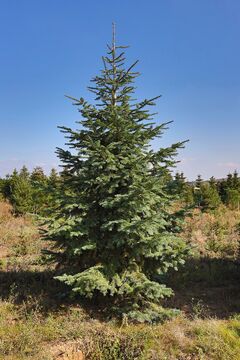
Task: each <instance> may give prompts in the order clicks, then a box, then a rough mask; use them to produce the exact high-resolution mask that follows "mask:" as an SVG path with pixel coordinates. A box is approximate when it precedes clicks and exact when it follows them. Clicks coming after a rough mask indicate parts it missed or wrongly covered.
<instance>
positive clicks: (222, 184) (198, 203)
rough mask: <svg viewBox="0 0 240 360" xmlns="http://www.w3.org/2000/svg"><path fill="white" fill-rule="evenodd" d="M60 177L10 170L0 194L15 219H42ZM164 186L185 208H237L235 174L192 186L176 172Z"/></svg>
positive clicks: (239, 184) (239, 189)
mask: <svg viewBox="0 0 240 360" xmlns="http://www.w3.org/2000/svg"><path fill="white" fill-rule="evenodd" d="M64 177H66V174H65V173H64V172H63V173H60V174H59V173H58V172H57V171H56V169H52V170H51V171H50V174H49V175H46V174H45V173H44V170H43V169H42V168H41V167H40V166H37V167H35V168H34V169H33V171H32V172H30V171H29V170H28V169H27V167H26V166H23V167H22V168H21V169H20V171H17V170H16V169H14V171H13V172H12V174H10V175H7V176H6V177H5V178H0V194H1V196H2V197H3V198H4V199H6V200H8V201H9V202H10V203H11V205H12V206H13V210H14V213H15V214H16V215H23V214H26V213H33V214H40V215H42V214H43V213H44V212H45V210H46V209H48V208H49V207H51V206H54V202H55V200H56V196H57V193H58V191H59V190H60V189H61V188H62V187H63V179H64ZM165 182H166V189H167V191H168V193H169V194H170V195H174V196H176V198H177V199H178V200H179V201H181V202H182V203H184V204H185V205H186V206H189V207H197V208H199V209H201V210H203V211H206V210H213V209H216V208H218V207H219V206H220V205H222V204H223V205H225V206H227V207H229V208H231V209H239V207H240V178H239V175H238V172H237V171H234V172H233V173H232V174H231V173H229V174H228V175H227V177H226V178H225V179H215V178H214V177H213V176H212V177H211V178H210V179H209V180H203V179H202V177H201V175H198V177H197V179H196V180H195V181H192V182H189V181H187V179H186V177H185V176H184V174H183V172H181V173H179V172H177V173H176V174H175V175H174V176H172V175H170V174H168V176H166V179H165Z"/></svg>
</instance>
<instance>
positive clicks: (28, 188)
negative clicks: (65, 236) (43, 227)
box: [0, 166, 60, 215]
mask: <svg viewBox="0 0 240 360" xmlns="http://www.w3.org/2000/svg"><path fill="white" fill-rule="evenodd" d="M59 182H60V177H59V175H58V174H57V172H56V170H54V169H53V170H52V171H51V173H50V175H49V177H47V176H46V175H45V174H44V172H43V169H42V168H40V167H36V168H35V169H34V170H33V172H32V173H31V174H30V172H29V171H28V169H27V167H26V166H23V167H22V169H21V170H20V171H19V172H17V170H16V169H15V170H14V171H13V173H12V174H11V175H7V176H6V178H4V179H0V194H2V197H3V198H5V199H7V200H8V201H9V202H10V203H11V204H12V206H13V211H14V213H15V214H16V215H23V214H26V213H31V214H44V213H45V211H46V209H48V208H49V207H51V206H53V204H54V202H55V197H56V192H57V189H58V187H59Z"/></svg>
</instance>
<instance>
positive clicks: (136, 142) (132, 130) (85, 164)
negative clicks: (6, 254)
mask: <svg viewBox="0 0 240 360" xmlns="http://www.w3.org/2000/svg"><path fill="white" fill-rule="evenodd" d="M122 49H123V47H121V46H115V41H113V44H112V46H111V47H109V52H108V54H107V56H105V57H103V63H104V69H103V70H102V72H101V74H100V75H99V76H96V77H95V78H94V79H93V80H92V81H93V86H91V87H90V88H89V90H90V91H91V92H93V93H94V94H95V96H96V103H94V104H93V105H91V104H89V103H88V102H87V101H85V100H84V99H83V98H80V99H79V100H78V99H74V98H71V99H72V100H73V101H74V105H77V106H79V111H80V113H81V116H82V120H81V121H80V122H79V123H80V124H81V126H82V127H81V129H80V130H72V129H71V128H68V127H64V126H63V127H61V128H60V129H61V131H62V132H63V133H64V134H65V136H66V137H67V138H68V145H69V148H70V149H69V150H64V149H60V148H58V149H57V154H58V156H59V158H60V160H61V162H62V164H63V165H62V166H63V169H64V176H63V179H64V187H63V189H62V194H64V196H63V197H62V199H61V203H60V205H59V208H58V210H56V211H55V213H54V214H53V218H52V219H50V220H49V230H48V234H47V237H48V238H49V239H51V240H53V241H55V243H56V248H58V249H60V250H59V252H58V254H57V255H56V258H58V259H59V262H60V264H62V265H65V266H67V268H66V269H65V274H64V275H62V276H59V277H58V279H59V280H60V281H63V282H65V283H66V284H68V285H69V286H70V287H71V288H72V290H73V292H75V293H77V294H80V295H83V296H86V297H98V296H101V295H103V296H107V297H109V298H110V296H111V297H112V298H113V299H114V302H115V304H116V305H117V307H118V308H119V309H121V311H122V312H124V311H125V312H127V314H128V317H129V318H131V317H132V318H137V319H138V320H139V321H145V320H147V321H154V320H157V319H159V318H160V317H161V316H162V315H163V310H162V308H161V307H160V306H159V304H160V301H161V299H162V298H164V297H165V296H170V295H171V294H172V290H171V289H170V288H167V287H166V286H165V285H163V284H161V283H160V278H161V276H162V275H163V274H165V273H166V272H167V271H168V269H170V268H174V269H177V267H178V266H179V264H180V263H183V262H184V257H185V255H186V253H187V248H186V245H185V243H184V241H183V240H182V239H181V238H180V237H179V236H178V235H177V233H176V231H177V230H179V228H178V226H176V223H177V218H176V217H175V215H174V214H172V213H171V212H170V205H171V200H172V199H171V197H170V196H168V195H167V194H166V192H165V179H166V175H167V174H168V173H169V167H172V166H174V164H175V160H174V157H175V155H176V154H177V151H178V149H179V148H182V147H183V146H184V142H179V143H176V144H173V145H172V146H170V147H167V148H160V149H159V150H158V151H153V149H152V148H151V147H150V142H151V140H152V139H154V138H156V137H158V138H160V137H161V136H162V134H163V132H164V130H165V129H166V128H167V126H168V123H164V124H161V125H157V126H156V125H155V124H154V122H152V115H153V114H150V112H149V109H148V107H149V106H152V105H154V104H155V100H156V99H157V98H158V97H156V98H153V99H150V100H148V99H145V100H143V101H140V102H137V103H136V102H135V100H134V99H133V98H132V94H133V93H134V86H133V82H134V79H135V77H136V76H137V75H138V73H137V72H135V71H133V68H134V66H135V65H136V63H137V62H135V63H134V64H133V65H132V66H130V67H128V68H125V67H124V61H125V56H124V52H123V51H122ZM119 50H120V52H119Z"/></svg>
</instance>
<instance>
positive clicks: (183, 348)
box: [0, 202, 240, 360]
mask: <svg viewBox="0 0 240 360" xmlns="http://www.w3.org/2000/svg"><path fill="white" fill-rule="evenodd" d="M239 223H240V213H239V212H238V211H237V210H230V209H227V208H225V207H220V208H218V209H217V210H215V211H213V212H206V213H203V212H200V211H199V210H194V212H193V215H192V217H189V218H187V220H186V222H185V226H184V230H183V234H182V236H183V237H184V238H185V239H186V241H187V242H188V243H189V244H191V245H192V255H191V257H190V259H189V260H188V261H187V263H186V264H185V265H184V266H183V267H182V268H180V269H179V271H178V272H171V273H169V274H168V275H167V276H166V278H165V279H164V281H165V283H166V284H167V285H170V286H171V287H172V289H173V290H174V293H175V294H174V296H172V297H171V298H170V299H168V300H164V301H163V305H164V306H169V307H172V308H178V309H180V312H179V315H178V316H176V317H175V318H173V319H171V320H168V321H165V322H163V323H161V324H157V325H153V324H141V323H138V324H137V323H130V322H128V319H127V318H126V319H122V320H121V321H120V320H117V319H116V318H115V317H113V316H112V314H111V312H109V311H108V304H107V303H106V302H105V303H104V302H103V303H102V304H101V305H99V304H98V306H97V307H96V306H95V304H93V303H92V302H91V301H87V300H86V299H85V300H83V299H81V298H71V297H69V294H68V291H69V290H68V288H67V286H66V285H65V284H63V283H61V282H59V281H57V280H54V279H53V278H54V276H55V275H57V274H58V273H59V271H60V270H59V269H58V268H56V266H55V265H54V264H51V265H50V264H47V262H46V259H45V258H44V255H42V253H41V249H42V248H44V247H48V245H49V244H48V243H47V242H44V241H43V240H41V239H40V236H39V233H38V229H37V225H36V223H35V221H34V219H32V218H30V217H28V216H18V217H14V216H13V215H12V212H11V206H10V205H9V204H7V203H6V202H1V203H0V359H3V360H10V359H11V360H17V359H36V360H37V359H39V360H40V359H41V360H44V359H46V360H47V359H49V360H50V359H59V360H60V359H65V360H66V359H68V360H80V359H86V360H87V359H89V360H121V359H122V360H123V359H124V360H132V359H152V360H153V359H156V360H157V359H159V360H160V359H161V360H163V359H166V360H177V359H178V360H193V359H196V360H197V359H199V360H200V359H201V360H202V359H206V360H210V359H216V360H217V359H219V360H220V359H222V360H228V359H229V360H234V359H236V360H237V359H240V281H239V280H240V272H239V269H240V264H239Z"/></svg>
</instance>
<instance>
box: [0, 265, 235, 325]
mask: <svg viewBox="0 0 240 360" xmlns="http://www.w3.org/2000/svg"><path fill="white" fill-rule="evenodd" d="M56 275H57V273H56V271H53V270H45V271H28V270H21V269H18V270H8V271H0V298H1V299H2V300H11V301H12V302H14V303H16V304H19V305H20V304H23V303H24V304H25V306H28V304H29V307H30V308H31V306H35V305H34V304H37V306H38V308H39V309H40V311H41V312H43V313H48V312H49V311H51V312H52V311H55V310H56V311H59V310H60V309H62V308H64V307H65V306H69V305H77V304H79V305H80V306H82V307H83V308H85V310H86V311H87V312H88V313H89V315H91V314H92V313H93V312H94V316H95V317H96V316H99V317H101V313H102V314H105V315H106V313H107V312H106V305H104V304H98V306H97V307H96V303H94V302H89V301H86V300H83V299H72V298H71V297H70V292H69V288H68V287H67V286H65V285H64V284H62V283H60V282H59V281H57V280H55V279H54V276H56ZM165 282H166V284H167V285H168V286H170V287H172V288H173V290H174V292H175V295H174V296H173V297H172V298H171V299H169V300H167V301H165V302H164V305H165V306H168V307H174V308H179V309H181V310H183V311H184V312H185V313H186V314H187V315H189V316H192V315H198V316H201V317H206V316H207V317H208V316H211V317H216V318H221V319H224V318H229V317H230V316H232V315H234V314H236V313H240V263H239V262H233V261H230V260H229V261H228V260H218V259H212V260H210V259H201V260H190V261H188V263H187V264H186V265H185V267H183V268H182V269H180V270H179V271H178V272H175V273H170V274H169V275H168V277H167V279H165ZM104 303H105V304H106V300H105V301H104ZM99 305H100V306H99ZM96 308H98V309H99V311H98V312H97V313H98V315H97V314H96ZM105 315H104V316H105Z"/></svg>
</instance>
